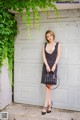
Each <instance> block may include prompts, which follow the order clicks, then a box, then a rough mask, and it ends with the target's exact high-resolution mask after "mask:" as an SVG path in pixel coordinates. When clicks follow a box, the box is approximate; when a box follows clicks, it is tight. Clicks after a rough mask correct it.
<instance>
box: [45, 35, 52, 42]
mask: <svg viewBox="0 0 80 120" xmlns="http://www.w3.org/2000/svg"><path fill="white" fill-rule="evenodd" d="M46 38H47V40H48V41H49V42H52V41H53V40H54V39H53V35H52V34H51V33H48V34H47V35H46Z"/></svg>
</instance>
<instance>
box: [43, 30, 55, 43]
mask: <svg viewBox="0 0 80 120" xmlns="http://www.w3.org/2000/svg"><path fill="white" fill-rule="evenodd" d="M48 33H50V34H51V35H52V36H53V40H54V39H55V33H54V32H53V31H51V30H47V31H46V33H45V39H46V40H47V42H49V41H48V39H47V34H48Z"/></svg>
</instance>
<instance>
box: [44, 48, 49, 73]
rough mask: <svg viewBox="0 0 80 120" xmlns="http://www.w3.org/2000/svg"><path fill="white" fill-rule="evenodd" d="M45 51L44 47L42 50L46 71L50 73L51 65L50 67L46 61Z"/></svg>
mask: <svg viewBox="0 0 80 120" xmlns="http://www.w3.org/2000/svg"><path fill="white" fill-rule="evenodd" d="M44 51H45V50H44V46H43V48H42V56H43V63H44V64H45V65H46V70H47V72H50V67H49V65H48V63H47V60H46V56H45V52H44Z"/></svg>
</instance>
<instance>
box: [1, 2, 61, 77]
mask: <svg viewBox="0 0 80 120" xmlns="http://www.w3.org/2000/svg"><path fill="white" fill-rule="evenodd" d="M57 1H60V0H57ZM55 2H56V0H0V69H1V67H2V65H3V62H4V60H6V59H8V68H9V72H10V76H11V74H12V69H13V64H12V62H13V56H14V39H15V36H16V34H17V22H16V19H15V16H14V14H13V13H11V10H13V11H16V12H19V13H21V15H22V18H23V21H24V22H25V23H26V25H27V28H28V30H29V27H30V25H31V12H33V18H34V23H35V24H36V26H38V25H39V19H40V15H39V11H38V10H39V9H40V10H41V11H47V10H48V9H54V11H55V14H56V15H57V16H58V10H57V8H56V6H55V4H54V3H55ZM24 11H25V13H24Z"/></svg>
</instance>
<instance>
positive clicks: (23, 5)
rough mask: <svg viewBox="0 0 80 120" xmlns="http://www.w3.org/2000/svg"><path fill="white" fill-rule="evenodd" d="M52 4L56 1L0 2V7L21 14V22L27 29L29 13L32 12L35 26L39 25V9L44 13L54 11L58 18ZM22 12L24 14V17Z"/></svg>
mask: <svg viewBox="0 0 80 120" xmlns="http://www.w3.org/2000/svg"><path fill="white" fill-rule="evenodd" d="M54 2H56V0H0V6H2V7H3V8H6V9H8V10H14V11H17V12H19V13H21V15H22V18H23V21H24V22H25V23H26V25H27V28H29V27H30V24H31V11H32V12H33V18H34V23H35V24H36V26H38V25H39V19H40V15H39V9H40V10H43V11H46V10H47V9H48V8H50V9H54V10H55V13H56V15H57V16H58V10H57V8H56V6H55V5H54ZM23 11H25V13H26V15H25V16H24V13H23Z"/></svg>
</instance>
